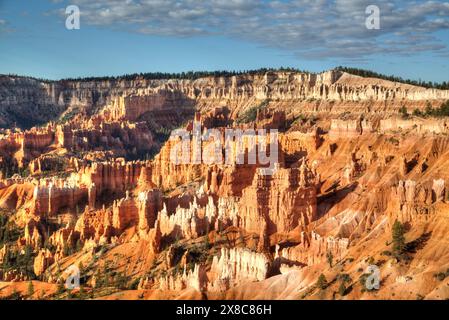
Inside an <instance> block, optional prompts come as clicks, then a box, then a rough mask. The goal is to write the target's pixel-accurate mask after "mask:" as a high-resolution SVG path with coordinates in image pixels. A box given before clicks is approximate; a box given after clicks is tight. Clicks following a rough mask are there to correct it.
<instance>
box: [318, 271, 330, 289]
mask: <svg viewBox="0 0 449 320" xmlns="http://www.w3.org/2000/svg"><path fill="white" fill-rule="evenodd" d="M316 286H317V287H318V288H319V289H321V290H324V289H326V288H327V286H328V283H327V280H326V277H325V276H324V274H320V276H319V277H318V281H317V283H316Z"/></svg>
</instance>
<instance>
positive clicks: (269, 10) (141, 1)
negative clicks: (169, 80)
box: [70, 0, 449, 58]
mask: <svg viewBox="0 0 449 320" xmlns="http://www.w3.org/2000/svg"><path fill="white" fill-rule="evenodd" d="M70 2H71V3H72V4H77V5H78V6H79V7H80V10H81V19H82V21H83V22H84V23H87V24H91V25H102V26H107V27H114V28H117V27H120V28H124V29H126V30H131V31H135V32H140V33H144V34H150V35H163V36H182V37H188V36H196V35H201V34H204V35H208V34H209V35H217V34H218V35H223V36H228V37H233V38H239V39H244V40H246V41H251V42H254V43H258V44H261V45H265V46H270V47H274V48H281V49H288V50H289V51H292V52H295V54H297V55H298V56H302V57H310V58H328V57H335V58H341V57H343V58H345V57H348V58H354V57H359V58H363V57H367V56H369V55H371V54H379V53H384V54H389V53H394V54H407V55H408V54H412V53H414V52H424V51H427V52H429V51H430V52H436V53H441V51H444V50H446V45H445V44H444V43H443V42H442V41H440V40H439V39H438V38H437V37H436V36H434V34H435V33H436V32H437V31H440V30H448V29H449V2H441V1H388V0H376V1H372V0H329V1H327V0H292V1H256V0H184V1H179V0H127V1H120V0H94V1H92V0H71V1H70ZM371 4H375V5H377V6H379V8H380V13H381V29H380V30H368V29H366V27H365V19H366V14H365V9H366V7H367V6H368V5H371Z"/></svg>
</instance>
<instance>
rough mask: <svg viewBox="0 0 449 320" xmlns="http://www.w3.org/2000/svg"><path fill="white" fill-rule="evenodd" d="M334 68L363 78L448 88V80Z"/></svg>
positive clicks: (340, 67) (425, 86) (442, 88)
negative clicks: (425, 79) (432, 79)
mask: <svg viewBox="0 0 449 320" xmlns="http://www.w3.org/2000/svg"><path fill="white" fill-rule="evenodd" d="M335 70H338V71H342V72H347V73H350V74H353V75H356V76H360V77H363V78H378V79H383V80H388V81H394V82H400V83H405V84H410V85H414V86H420V87H424V88H434V89H441V90H449V82H447V81H444V82H442V83H437V82H432V81H427V82H426V81H421V80H418V81H416V80H410V79H403V78H401V77H396V76H387V75H384V74H381V73H377V72H374V71H370V70H364V69H358V68H350V67H342V66H339V67H337V68H335Z"/></svg>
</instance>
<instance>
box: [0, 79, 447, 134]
mask: <svg viewBox="0 0 449 320" xmlns="http://www.w3.org/2000/svg"><path fill="white" fill-rule="evenodd" d="M0 97H1V99H0V115H1V119H0V120H1V123H0V125H2V126H11V125H12V124H14V123H17V125H19V126H21V127H30V126H32V125H34V124H39V123H45V122H47V121H49V120H54V119H57V118H64V117H65V119H67V118H70V115H72V116H73V114H74V113H84V114H86V115H89V116H90V115H92V114H95V113H97V112H98V111H99V110H100V109H103V112H104V113H105V114H106V115H107V117H108V118H111V119H122V118H124V119H128V120H133V121H134V120H136V119H137V118H139V117H140V116H141V115H142V114H144V113H146V112H150V111H151V112H156V113H157V112H158V111H161V110H171V111H173V110H174V109H176V108H177V109H179V110H183V109H185V110H188V109H197V110H207V109H213V108H215V107H219V106H227V107H228V108H229V109H230V110H231V111H232V112H233V114H234V115H236V113H235V112H238V111H240V109H245V108H248V107H250V106H252V105H254V104H257V103H260V102H261V101H265V100H269V104H270V105H272V106H276V108H277V109H278V110H280V109H285V110H287V111H288V112H290V111H292V110H293V109H295V108H299V107H301V109H303V110H304V111H309V112H321V111H322V112H329V111H331V112H333V113H339V112H340V113H341V112H345V111H355V110H354V106H357V107H358V109H359V111H358V112H359V113H360V112H367V111H368V112H374V111H377V112H379V111H381V112H397V110H398V109H399V108H400V107H402V105H403V103H404V101H406V103H407V107H410V108H413V109H414V108H419V109H423V108H425V107H426V105H427V103H428V102H430V103H432V104H435V105H438V104H439V103H441V102H442V101H445V100H448V99H449V91H442V90H436V89H424V88H420V87H415V86H411V85H405V84H399V83H393V82H390V81H385V80H379V79H370V78H361V77H358V76H353V75H350V74H347V73H342V72H340V71H328V72H324V73H321V74H304V73H293V72H276V73H275V72H272V73H267V74H264V75H238V76H233V77H217V78H201V79H197V80H145V79H136V80H124V79H122V80H110V81H50V82H42V81H39V80H36V79H30V78H22V77H14V76H1V77H0ZM347 103H349V105H347ZM351 109H352V110H351ZM413 109H411V110H413ZM30 115H31V117H30ZM159 116H163V115H159Z"/></svg>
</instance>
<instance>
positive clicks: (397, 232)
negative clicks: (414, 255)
mask: <svg viewBox="0 0 449 320" xmlns="http://www.w3.org/2000/svg"><path fill="white" fill-rule="evenodd" d="M391 233H392V238H393V239H392V240H393V253H394V254H395V255H396V256H397V257H399V256H401V255H402V254H403V253H404V251H405V237H404V234H405V230H404V225H403V224H402V223H400V222H399V221H398V220H396V221H395V222H394V224H393V228H392V231H391Z"/></svg>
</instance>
